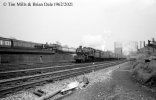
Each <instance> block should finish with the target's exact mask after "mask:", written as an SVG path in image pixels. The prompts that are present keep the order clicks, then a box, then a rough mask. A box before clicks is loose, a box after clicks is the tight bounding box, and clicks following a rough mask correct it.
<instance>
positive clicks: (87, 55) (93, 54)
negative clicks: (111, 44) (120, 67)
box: [74, 46, 123, 62]
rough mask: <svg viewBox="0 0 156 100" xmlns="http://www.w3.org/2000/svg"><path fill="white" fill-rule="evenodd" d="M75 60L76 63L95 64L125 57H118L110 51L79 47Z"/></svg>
mask: <svg viewBox="0 0 156 100" xmlns="http://www.w3.org/2000/svg"><path fill="white" fill-rule="evenodd" d="M74 59H75V61H76V62H94V61H105V60H116V59H123V57H122V56H117V55H115V54H114V53H112V52H110V51H102V50H97V49H94V48H91V47H82V46H79V47H78V48H77V49H76V56H75V57H74Z"/></svg>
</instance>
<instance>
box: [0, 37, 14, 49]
mask: <svg viewBox="0 0 156 100" xmlns="http://www.w3.org/2000/svg"><path fill="white" fill-rule="evenodd" d="M11 44H12V42H11V40H10V39H7V38H2V37H0V47H10V48H11Z"/></svg>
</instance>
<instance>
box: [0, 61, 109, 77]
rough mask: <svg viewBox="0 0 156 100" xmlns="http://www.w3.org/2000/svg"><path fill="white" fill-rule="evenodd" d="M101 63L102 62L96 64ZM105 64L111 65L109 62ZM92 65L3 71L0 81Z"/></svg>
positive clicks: (73, 64)
mask: <svg viewBox="0 0 156 100" xmlns="http://www.w3.org/2000/svg"><path fill="white" fill-rule="evenodd" d="M96 63H100V62H95V64H96ZM105 63H109V62H108V61H107V62H105ZM89 65H92V63H83V64H75V63H66V64H65V65H62V64H61V65H56V66H50V67H49V66H48V67H45V66H43V67H39V68H29V69H22V70H11V71H3V72H0V80H3V79H9V78H16V77H19V76H20V77H22V76H28V75H35V74H43V73H47V72H54V71H59V70H65V69H71V68H73V66H74V68H77V67H81V66H89Z"/></svg>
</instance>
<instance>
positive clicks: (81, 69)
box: [0, 61, 125, 97]
mask: <svg viewBox="0 0 156 100" xmlns="http://www.w3.org/2000/svg"><path fill="white" fill-rule="evenodd" d="M123 62H125V61H116V62H109V63H100V64H92V65H86V66H84V65H82V64H81V66H77V67H75V66H74V65H71V66H72V68H71V67H68V68H66V67H64V68H65V69H62V70H57V71H52V72H46V73H41V74H35V75H29V76H23V77H17V78H11V79H5V80H0V97H2V96H5V95H6V94H9V93H12V92H13V91H14V92H15V91H19V90H22V89H26V88H30V87H32V86H36V85H40V84H43V83H46V82H48V81H55V80H59V79H64V78H68V77H73V76H76V75H80V74H83V73H87V72H91V71H92V70H98V69H102V68H106V67H109V66H113V65H116V64H120V63H123ZM61 68H62V67H61Z"/></svg>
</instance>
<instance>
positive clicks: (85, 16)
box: [0, 0, 156, 50]
mask: <svg viewBox="0 0 156 100" xmlns="http://www.w3.org/2000/svg"><path fill="white" fill-rule="evenodd" d="M10 1H11V2H18V1H23V2H73V6H71V7H65V6H64V7H57V6H55V7H46V6H44V7H17V6H16V7H9V6H3V3H4V2H10ZM0 36H2V37H7V38H10V37H14V38H17V39H20V40H26V41H32V42H38V43H46V42H48V43H56V42H57V41H58V42H60V43H61V44H62V45H68V46H69V47H78V46H79V45H84V46H91V47H95V48H97V49H103V50H113V49H114V42H116V41H121V42H128V41H136V42H139V41H147V40H148V39H152V37H154V38H156V0H98V1H97V0H1V1H0Z"/></svg>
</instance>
